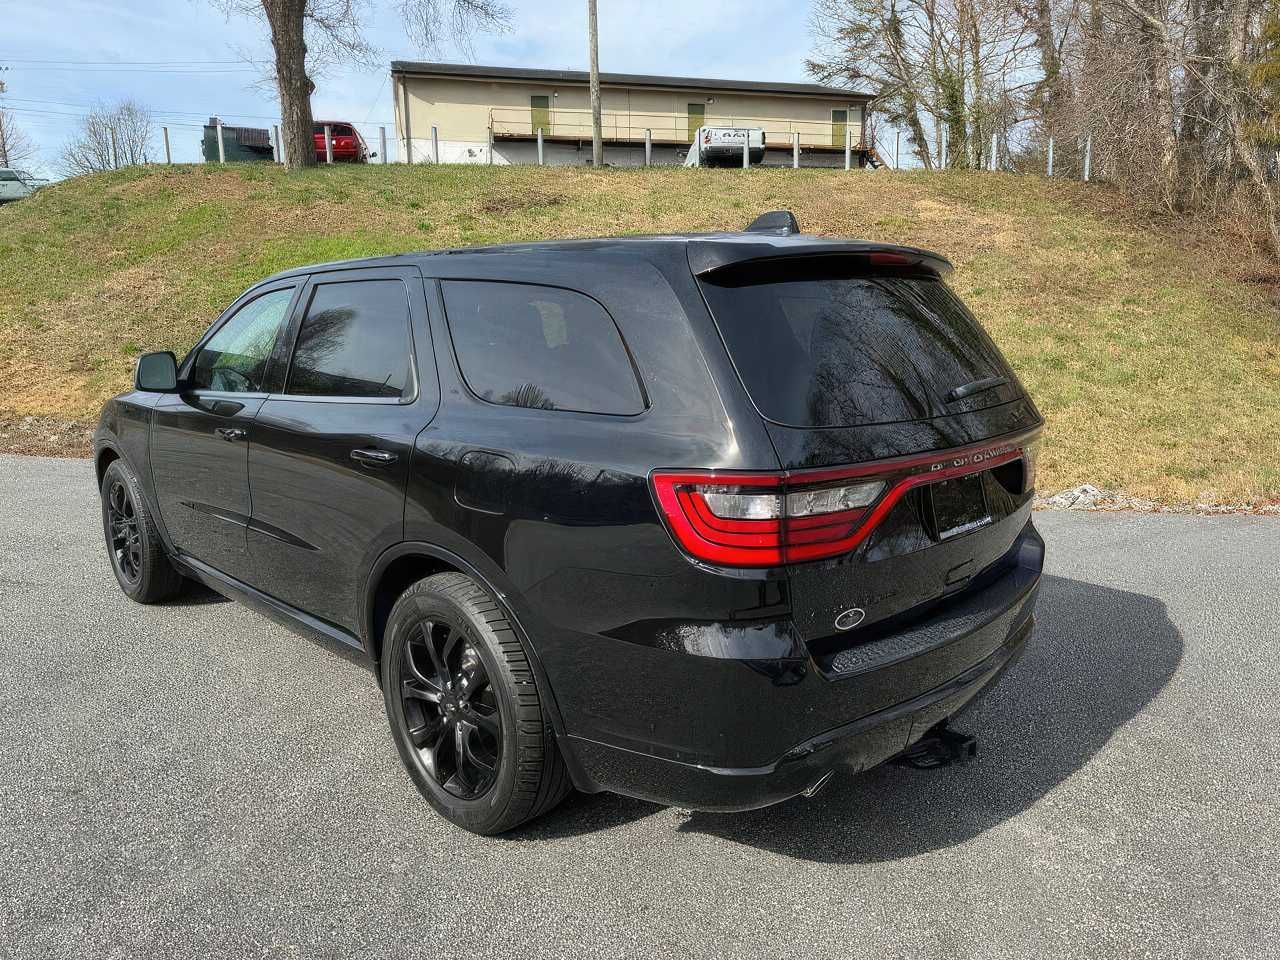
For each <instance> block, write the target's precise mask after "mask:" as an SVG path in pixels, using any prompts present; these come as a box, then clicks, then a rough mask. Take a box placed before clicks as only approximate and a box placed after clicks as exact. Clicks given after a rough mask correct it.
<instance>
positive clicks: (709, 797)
mask: <svg viewBox="0 0 1280 960" xmlns="http://www.w3.org/2000/svg"><path fill="white" fill-rule="evenodd" d="M1033 622H1034V621H1033V619H1028V620H1027V621H1025V623H1024V624H1023V625H1022V626H1021V628H1019V630H1018V631H1017V633H1016V634H1015V635H1014V636H1012V637H1010V638H1009V639H1008V640H1007V641H1006V642H1005V643H1004V644H1002V645H1001V646H1000V647H999V649H997V650H996V652H995V653H992V654H991V655H990V656H988V657H987V659H986V660H983V661H982V662H981V663H979V664H978V665H977V666H975V667H973V668H972V669H970V670H967V671H965V672H964V673H963V674H961V675H960V676H958V677H956V678H955V679H954V680H952V681H951V682H950V683H947V684H944V685H943V686H941V687H939V688H937V689H935V690H931V691H930V692H929V693H927V694H925V695H923V696H920V697H916V698H915V699H913V700H909V701H907V702H905V703H901V704H898V705H897V706H894V707H891V708H889V709H887V710H881V711H878V712H876V713H873V714H871V715H870V716H867V717H863V718H862V719H860V720H855V721H854V722H853V723H849V724H845V725H844V726H843V727H837V728H836V729H834V730H828V731H827V732H826V733H824V734H822V735H820V736H818V737H814V738H813V739H811V740H807V741H805V742H804V743H801V744H797V745H796V746H795V747H793V748H792V749H791V750H788V751H787V753H786V754H784V755H783V756H782V757H781V758H780V759H779V760H777V761H776V762H774V763H771V764H768V765H767V766H763V767H711V766H704V765H701V764H690V763H680V762H678V761H674V760H666V759H663V758H661V757H655V756H653V755H651V754H644V753H638V752H635V751H631V750H625V749H621V748H618V747H611V746H608V745H606V744H603V743H597V742H595V741H591V740H581V739H577V738H570V739H571V740H572V741H573V743H572V747H573V749H574V751H575V754H576V757H577V760H578V763H579V764H580V765H581V766H582V767H583V768H584V769H585V770H586V771H588V775H589V776H590V777H591V778H592V780H593V781H594V782H596V783H604V784H608V786H607V787H603V788H602V789H608V790H610V791H613V792H615V793H622V794H625V795H627V796H632V797H639V798H641V799H645V800H653V801H655V802H657V803H663V804H670V805H675V806H680V807H687V808H689V809H693V810H711V811H721V812H732V811H739V810H754V809H757V808H759V807H767V806H769V805H770V804H774V803H780V802H781V801H783V800H788V799H790V798H792V797H795V796H798V795H800V794H802V793H804V792H805V791H806V790H809V789H810V788H812V787H814V786H816V785H817V784H818V782H819V781H820V780H822V779H823V777H825V776H826V775H827V774H828V773H830V772H831V771H832V770H835V769H838V768H840V769H851V770H854V771H860V770H867V769H869V768H871V767H874V766H876V765H877V764H880V763H883V762H884V761H886V760H888V759H890V758H891V757H893V756H895V755H896V754H898V753H901V752H902V750H904V749H905V748H906V747H908V746H910V745H911V744H913V743H915V742H916V741H918V740H920V739H921V738H922V737H923V736H924V735H925V733H927V732H928V730H929V728H930V727H932V726H934V725H935V724H937V723H939V722H940V721H942V720H945V719H946V718H948V717H952V716H955V714H957V713H958V712H959V711H960V710H962V709H963V708H964V707H966V706H968V705H969V704H970V703H971V702H973V701H974V700H975V699H977V698H978V697H979V696H980V695H981V694H982V693H984V692H985V691H986V690H987V689H989V688H990V687H991V686H992V685H993V684H995V682H996V681H998V680H999V679H1000V677H1001V676H1002V675H1003V674H1004V672H1005V670H1007V669H1008V668H1009V667H1010V666H1012V665H1013V664H1014V662H1016V661H1017V659H1018V657H1019V656H1021V654H1022V651H1023V649H1024V647H1025V644H1026V639H1027V637H1028V635H1029V634H1030V633H1031V628H1032V624H1033Z"/></svg>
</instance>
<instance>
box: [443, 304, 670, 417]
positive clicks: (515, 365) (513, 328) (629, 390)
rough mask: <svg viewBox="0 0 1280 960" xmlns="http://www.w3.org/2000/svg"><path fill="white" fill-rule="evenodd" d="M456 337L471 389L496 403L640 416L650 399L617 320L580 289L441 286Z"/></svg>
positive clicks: (455, 342)
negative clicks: (639, 377)
mask: <svg viewBox="0 0 1280 960" xmlns="http://www.w3.org/2000/svg"><path fill="white" fill-rule="evenodd" d="M441 288H442V290H443V293H444V303H445V314H446V317H447V320H448V325H449V334H450V336H451V338H452V339H453V346H454V350H455V352H456V354H457V357H458V366H459V367H460V368H461V370H462V376H463V378H464V379H465V380H466V382H467V386H468V387H470V388H471V391H472V392H473V393H475V395H476V396H478V397H480V398H481V399H482V400H487V401H489V402H490V403H497V404H504V405H507V406H514V407H529V408H533V409H538V410H573V411H578V412H581V413H603V414H615V415H624V416H625V415H632V414H637V413H640V412H642V411H643V410H644V407H645V399H644V394H643V392H642V391H641V388H640V383H639V380H638V379H637V377H636V371H635V367H634V365H633V364H632V362H631V357H630V355H629V354H628V352H627V348H626V346H625V344H624V343H623V340H622V335H621V334H620V333H619V332H618V327H617V325H616V324H615V323H614V322H613V318H612V317H610V316H609V314H608V313H607V312H606V311H605V309H604V307H602V306H601V305H600V304H599V303H597V302H596V301H595V300H593V299H591V298H590V297H588V296H585V295H584V294H581V293H576V292H574V291H572V290H565V289H562V288H560V287H545V286H539V285H535V284H527V283H500V282H491V281H481V280H446V281H444V282H442V283H441Z"/></svg>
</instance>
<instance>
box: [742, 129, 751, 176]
mask: <svg viewBox="0 0 1280 960" xmlns="http://www.w3.org/2000/svg"><path fill="white" fill-rule="evenodd" d="M749 166H751V133H750V131H748V132H747V139H745V140H743V141H742V169H743V170H745V169H747V167H749Z"/></svg>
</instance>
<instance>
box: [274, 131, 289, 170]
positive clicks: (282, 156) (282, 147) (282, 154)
mask: <svg viewBox="0 0 1280 960" xmlns="http://www.w3.org/2000/svg"><path fill="white" fill-rule="evenodd" d="M279 129H280V128H279V127H276V130H277V134H276V135H277V136H279V137H280V162H281V163H286V162H288V158H287V157H286V156H285V154H286V153H287V152H288V151H287V148H286V147H285V143H284V137H283V136H280V134H279V132H278V131H279Z"/></svg>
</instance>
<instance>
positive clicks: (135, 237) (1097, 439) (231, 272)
mask: <svg viewBox="0 0 1280 960" xmlns="http://www.w3.org/2000/svg"><path fill="white" fill-rule="evenodd" d="M784 207H785V208H789V209H791V210H793V211H794V212H795V213H796V216H797V217H798V218H799V220H800V222H801V223H802V224H803V225H804V227H805V228H806V230H808V231H811V232H816V233H825V234H831V235H838V236H857V237H868V238H871V239H881V240H890V241H897V242H903V243H910V244H914V245H918V246H923V247H928V248H931V249H935V250H938V251H939V252H941V253H943V254H945V255H946V256H948V257H950V258H951V259H952V260H953V261H954V262H955V264H956V267H957V271H956V275H955V277H954V281H953V282H954V285H955V286H956V288H957V289H958V290H959V292H960V293H961V295H962V296H964V297H965V299H966V300H967V301H968V302H969V303H970V304H971V305H972V306H973V308H974V309H975V311H976V312H977V313H978V314H979V316H980V317H981V318H982V319H983V320H984V322H985V323H986V325H987V326H988V328H989V329H990V330H991V332H992V334H993V336H995V337H996V339H997V340H998V341H999V342H1000V343H1001V345H1002V347H1003V348H1004V349H1005V351H1006V352H1007V353H1008V355H1009V357H1010V359H1011V360H1012V361H1013V363H1014V365H1015V366H1016V367H1017V369H1018V370H1019V373H1020V374H1021V376H1022V377H1023V379H1024V381H1025V382H1026V384H1027V386H1028V388H1029V389H1030V390H1031V392H1032V394H1033V395H1034V396H1035V398H1036V400H1037V402H1038V403H1039V404H1040V406H1041V409H1042V410H1043V411H1044V412H1045V414H1046V416H1047V418H1048V420H1049V439H1048V443H1047V445H1046V448H1045V452H1044V458H1043V462H1042V471H1043V472H1042V477H1043V486H1045V487H1046V488H1061V487H1065V486H1068V485H1071V484H1074V483H1079V482H1090V483H1093V484H1095V485H1097V486H1101V487H1107V488H1115V489H1123V490H1126V491H1128V492H1130V493H1132V494H1136V495H1139V496H1144V497H1149V498H1151V499H1154V500H1156V501H1158V502H1161V503H1167V504H1182V503H1188V502H1195V501H1205V502H1213V503H1253V504H1258V503H1263V502H1274V501H1277V500H1280V320H1278V317H1280V313H1278V311H1277V308H1276V301H1275V299H1274V291H1275V285H1274V283H1273V281H1272V279H1271V278H1272V276H1274V274H1273V272H1272V268H1270V267H1268V266H1265V265H1264V264H1262V262H1261V261H1260V260H1258V259H1257V258H1255V257H1250V256H1248V254H1247V251H1245V252H1244V253H1243V254H1242V253H1241V248H1240V247H1239V246H1238V245H1237V246H1232V245H1230V244H1227V243H1223V242H1219V241H1218V240H1216V239H1215V238H1214V237H1213V236H1209V235H1206V234H1205V233H1204V232H1203V231H1198V232H1194V233H1192V232H1188V231H1187V230H1186V229H1185V227H1184V225H1181V224H1177V223H1171V222H1153V221H1151V220H1149V219H1145V218H1142V217H1139V216H1136V215H1134V214H1132V213H1131V212H1130V211H1129V209H1128V208H1127V207H1125V206H1124V205H1123V203H1122V202H1121V201H1119V199H1118V198H1117V197H1116V196H1115V195H1114V194H1112V193H1110V192H1109V191H1107V190H1106V189H1105V188H1101V187H1086V186H1083V185H1080V184H1075V183H1068V182H1053V183H1048V182H1045V181H1043V180H1040V179H1036V178H1031V177H1018V176H1013V175H1001V174H996V175H992V174H986V173H979V174H933V175H928V174H918V175H903V174H896V175H895V174H888V173H876V174H872V173H855V174H845V173H843V172H842V171H817V170H802V171H799V172H795V171H791V170H753V171H748V172H743V171H739V170H683V169H677V170H672V169H652V170H605V171H593V170H589V169H570V168H543V169H539V168H536V167H520V168H517V167H494V168H486V167H439V168H434V169H431V168H426V167H418V168H412V169H410V168H405V167H395V166H392V167H379V166H374V167H369V168H365V169H358V168H351V167H341V168H336V169H322V170H316V171H310V172H307V173H304V174H293V175H290V174H285V173H284V172H283V171H280V170H277V169H275V168H270V167H260V166H259V167H229V168H224V169H218V168H214V167H172V168H154V169H150V170H130V171H121V172H119V173H115V174H110V175H106V176H100V177H93V178H87V179H81V180H76V181H71V182H67V183H64V184H60V185H58V186H55V187H53V188H50V189H49V190H46V191H44V192H42V193H41V194H39V195H37V196H36V197H35V198H33V199H31V200H28V201H24V202H22V203H19V204H13V205H10V206H8V207H6V208H0V338H2V340H0V342H2V343H3V348H2V349H0V382H2V383H3V384H4V387H3V392H2V393H0V419H8V420H9V421H12V420H13V419H14V418H15V417H21V416H23V415H38V416H42V417H43V416H57V417H67V418H89V417H92V416H93V415H94V414H95V412H96V409H97V408H98V406H99V405H100V404H101V403H102V401H103V400H104V399H105V398H106V397H107V396H110V395H111V394H112V393H114V392H116V391H118V390H120V389H122V388H123V387H124V386H125V385H126V384H127V382H128V377H129V372H130V369H131V365H132V360H133V357H134V356H135V355H136V354H137V353H139V352H141V351H142V350H144V349H152V348H172V349H174V350H176V351H178V352H179V353H181V352H183V351H184V350H185V348H186V347H187V346H189V345H190V343H191V342H192V341H193V340H194V339H195V337H196V336H197V335H198V334H199V332H200V331H201V330H202V329H203V328H204V327H205V326H206V325H207V324H208V322H209V321H210V320H211V319H212V318H213V317H215V316H216V315H217V313H218V312H219V310H220V309H221V308H222V307H223V306H224V305H225V304H226V303H228V302H229V301H231V300H232V299H234V297H235V296H236V295H237V294H238V293H239V292H240V291H241V290H242V289H243V288H244V287H246V286H248V285H249V284H250V283H252V282H254V281H255V280H258V279H260V278H261V277H263V276H266V275H268V274H270V273H273V272H275V271H277V270H281V269H285V268H287V267H292V266H296V265H299V264H305V263H313V262H316V261H321V260H329V259H338V258H344V257H355V256H364V255H369V254H378V253H390V252H397V251H403V250H412V249H431V248H439V247H450V246H465V245H472V244H482V243H495V242H503V241H510V240H536V239H543V238H559V237H567V236H600V235H609V234H626V233H652V232H673V231H694V230H714V229H737V228H740V227H742V226H743V225H744V224H745V223H747V222H748V221H749V220H751V219H752V218H753V217H754V216H755V215H756V214H758V213H759V212H761V211H762V210H767V209H775V208H784Z"/></svg>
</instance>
